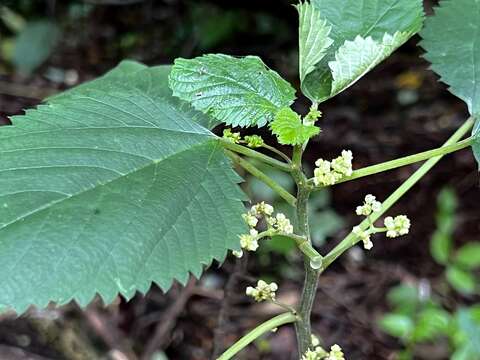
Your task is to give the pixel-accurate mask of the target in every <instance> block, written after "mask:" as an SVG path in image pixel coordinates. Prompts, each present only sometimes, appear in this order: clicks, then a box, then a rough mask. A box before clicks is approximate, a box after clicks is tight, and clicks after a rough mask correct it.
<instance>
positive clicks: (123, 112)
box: [0, 68, 246, 313]
mask: <svg viewBox="0 0 480 360" xmlns="http://www.w3.org/2000/svg"><path fill="white" fill-rule="evenodd" d="M144 70H145V69H144ZM156 70H160V72H161V70H162V69H161V68H160V69H159V68H153V69H150V70H149V71H146V72H142V76H137V77H136V79H137V80H138V81H139V82H140V83H133V84H132V86H130V85H129V84H128V82H127V81H126V79H124V81H123V85H122V84H121V82H118V83H117V84H116V85H115V86H114V89H110V90H109V91H106V90H105V89H104V86H103V85H102V84H100V83H99V82H97V83H96V85H97V86H98V88H97V89H94V88H93V87H94V86H92V84H93V83H91V84H90V85H86V86H85V87H84V88H83V89H78V90H73V91H72V92H71V93H70V94H69V95H68V96H64V97H57V98H54V99H52V100H51V101H50V102H49V103H48V104H47V105H41V106H39V107H38V108H37V109H36V110H29V111H27V113H26V115H25V116H17V117H14V118H13V119H12V120H13V124H14V125H13V126H6V127H2V128H0V154H2V155H1V158H0V173H1V174H2V176H1V177H0V239H1V241H0V263H1V264H2V276H1V278H0V289H1V291H0V307H10V308H13V309H15V310H16V311H17V312H19V313H21V312H23V311H24V310H25V309H26V308H27V307H28V306H29V305H31V304H35V305H38V306H45V305H46V304H47V303H48V302H49V301H54V302H56V303H58V304H64V303H66V302H68V301H70V300H71V299H75V300H77V301H78V302H79V303H80V304H82V305H85V304H87V303H88V302H89V301H90V300H91V299H92V297H93V296H94V295H95V293H99V294H100V295H101V297H102V298H103V299H104V301H105V302H110V301H111V300H112V299H113V298H114V297H115V296H116V295H117V294H118V293H120V294H122V295H124V296H125V297H127V298H129V297H131V296H133V294H134V293H135V291H137V290H139V291H141V292H145V291H147V290H148V288H149V287H150V284H151V282H152V281H154V282H156V283H157V284H158V285H159V286H160V287H161V288H162V289H164V290H167V289H168V288H169V287H170V285H171V283H172V281H173V280H174V279H178V280H179V281H181V282H185V281H186V280H187V277H188V273H189V272H191V273H193V274H195V275H196V276H198V275H199V274H200V273H201V271H202V265H203V264H209V263H211V261H212V260H213V259H218V260H222V259H223V258H224V257H225V255H226V252H227V249H229V248H238V247H239V245H238V237H237V235H238V234H239V233H241V232H244V231H245V230H246V229H245V225H244V224H243V221H242V220H241V213H242V212H243V211H244V208H243V205H242V202H241V200H243V199H244V195H243V193H242V192H241V191H240V190H239V188H238V186H237V184H236V183H238V182H239V180H240V179H239V177H238V176H237V175H236V174H235V173H234V172H233V170H232V169H231V167H230V163H229V161H228V160H227V159H226V157H225V156H224V153H223V150H222V148H221V147H220V146H219V145H218V142H217V141H216V140H215V137H214V136H213V134H211V133H210V132H209V131H208V130H207V129H205V128H204V127H202V126H200V125H199V124H198V123H195V122H193V121H192V120H191V119H190V115H191V109H190V108H187V111H186V112H184V111H183V109H182V108H178V107H177V106H174V105H172V102H171V99H169V98H168V97H166V96H153V95H152V94H158V93H161V91H158V92H157V91H155V90H154V88H155V87H156V86H162V85H165V84H166V81H167V80H166V79H163V81H160V82H159V83H156V82H155V81H154V80H160V78H161V76H159V77H156ZM127 73H129V71H127ZM117 75H119V76H120V77H121V76H123V75H120V74H118V73H117ZM124 75H125V74H124ZM149 76H150V77H151V78H150V79H149V80H147V79H145V77H149ZM106 81H111V78H110V79H107V80H106ZM147 83H148V84H150V86H151V87H145V86H144V85H142V84H147ZM104 85H105V84H104ZM192 174H195V176H192Z"/></svg>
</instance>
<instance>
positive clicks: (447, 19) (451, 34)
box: [420, 0, 480, 116]
mask: <svg viewBox="0 0 480 360" xmlns="http://www.w3.org/2000/svg"><path fill="white" fill-rule="evenodd" d="M421 36H422V38H423V41H422V42H421V44H420V45H421V46H422V47H423V48H424V49H425V50H426V51H427V53H426V54H425V58H426V59H427V60H428V61H430V62H431V63H432V67H431V68H432V70H434V71H435V72H436V73H437V74H438V75H440V77H441V80H442V81H443V82H445V83H446V84H447V85H448V86H449V87H450V91H451V92H452V93H453V94H455V95H456V96H458V97H459V98H461V99H462V100H463V101H465V102H466V103H467V105H468V109H469V111H470V113H471V114H472V115H475V116H478V115H480V0H448V1H446V0H444V1H441V2H440V6H439V7H437V8H436V9H435V15H434V16H430V17H428V18H427V20H426V21H425V29H424V30H423V31H422V33H421Z"/></svg>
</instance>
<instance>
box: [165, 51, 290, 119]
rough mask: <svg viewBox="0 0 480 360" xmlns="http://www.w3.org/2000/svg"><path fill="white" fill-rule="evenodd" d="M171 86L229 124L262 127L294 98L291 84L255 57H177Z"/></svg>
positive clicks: (196, 105) (195, 104)
mask: <svg viewBox="0 0 480 360" xmlns="http://www.w3.org/2000/svg"><path fill="white" fill-rule="evenodd" d="M170 87H171V89H172V90H173V95H174V96H177V97H179V98H180V99H182V100H185V101H187V102H190V103H191V104H192V105H193V107H194V108H196V109H197V110H201V111H203V112H204V113H207V114H209V115H210V116H212V117H214V118H215V119H217V120H219V121H222V122H224V123H226V124H228V125H232V126H254V125H257V126H259V127H260V126H263V125H265V124H266V123H267V122H270V121H272V120H273V118H274V117H275V114H276V113H277V112H278V110H279V109H281V108H283V107H287V106H290V105H291V104H292V103H293V100H295V90H294V89H293V88H292V86H291V85H290V84H289V83H288V82H287V81H285V80H283V79H282V78H281V77H280V75H278V74H277V73H276V72H275V71H273V70H270V69H268V68H267V66H266V65H265V64H264V63H263V62H262V60H261V59H260V58H259V57H257V56H246V57H244V58H236V57H233V56H229V55H222V54H210V55H204V56H201V57H197V58H195V59H177V60H175V65H174V66H173V68H172V72H171V73H170Z"/></svg>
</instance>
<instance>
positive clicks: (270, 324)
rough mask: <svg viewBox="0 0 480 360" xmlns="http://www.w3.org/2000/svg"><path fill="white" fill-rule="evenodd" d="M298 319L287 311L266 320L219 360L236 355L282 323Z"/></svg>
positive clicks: (225, 359) (226, 359)
mask: <svg viewBox="0 0 480 360" xmlns="http://www.w3.org/2000/svg"><path fill="white" fill-rule="evenodd" d="M295 321H297V317H296V315H295V314H294V313H291V312H287V313H284V314H281V315H278V316H275V317H274V318H272V319H270V320H268V321H266V322H264V323H263V324H261V325H259V326H257V327H256V328H255V329H253V330H252V331H250V332H249V333H248V334H247V335H245V336H244V337H242V338H241V339H240V340H238V341H237V342H236V343H235V344H233V345H232V346H231V347H230V348H229V349H228V350H227V351H225V352H224V353H223V354H222V355H220V357H219V358H218V359H217V360H228V359H231V358H232V357H234V356H235V355H236V354H237V353H238V352H239V351H241V350H242V349H243V348H245V347H246V346H247V345H248V344H250V343H251V342H252V341H254V340H255V339H257V338H259V337H260V336H262V335H263V334H265V333H266V332H268V331H271V330H273V329H275V328H277V327H279V326H281V325H285V324H289V323H293V322H295Z"/></svg>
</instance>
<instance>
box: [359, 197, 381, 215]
mask: <svg viewBox="0 0 480 360" xmlns="http://www.w3.org/2000/svg"><path fill="white" fill-rule="evenodd" d="M380 210H382V203H381V202H380V201H377V200H376V197H375V196H373V195H372V194H368V195H367V196H365V201H364V203H363V205H362V206H357V208H356V209H355V213H356V214H357V215H363V216H370V214H372V212H378V211H380Z"/></svg>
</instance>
